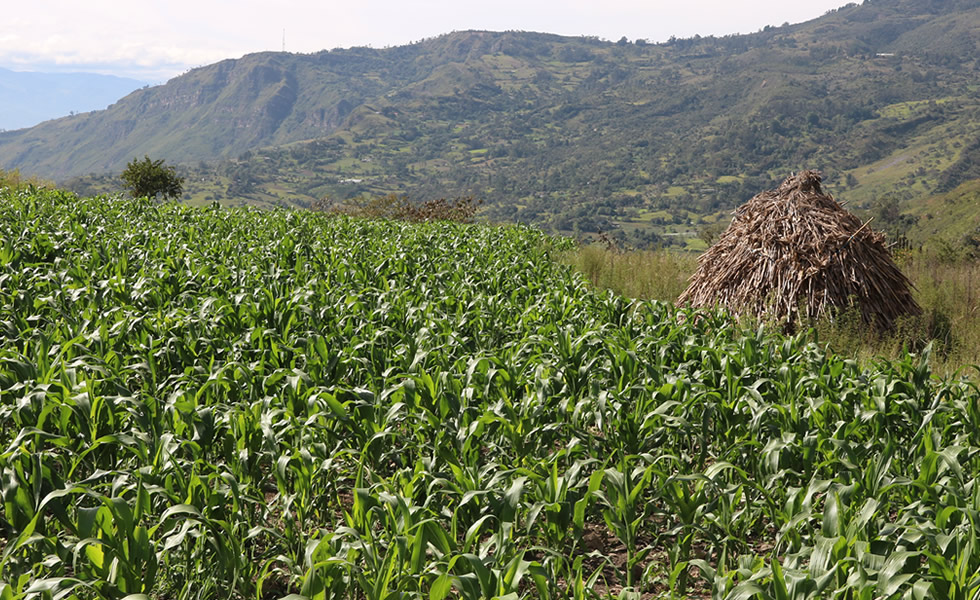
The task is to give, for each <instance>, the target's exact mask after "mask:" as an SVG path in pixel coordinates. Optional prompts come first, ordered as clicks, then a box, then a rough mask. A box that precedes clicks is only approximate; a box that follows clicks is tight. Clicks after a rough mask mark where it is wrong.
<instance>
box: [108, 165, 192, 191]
mask: <svg viewBox="0 0 980 600" xmlns="http://www.w3.org/2000/svg"><path fill="white" fill-rule="evenodd" d="M120 177H121V178H122V180H123V181H124V182H125V183H126V188H127V189H128V190H129V192H130V193H131V194H132V195H133V197H134V198H136V197H141V196H146V197H148V198H156V197H157V195H162V196H163V197H164V198H165V199H166V198H180V196H181V195H182V194H183V193H184V178H183V177H180V176H179V175H177V171H176V170H175V169H174V168H173V167H168V166H164V164H163V159H162V158H161V159H160V160H150V157H149V156H144V157H143V160H137V159H135V158H134V159H133V160H132V161H131V162H130V163H129V164H127V165H126V170H125V171H123V172H122V175H120Z"/></svg>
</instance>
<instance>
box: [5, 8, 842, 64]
mask: <svg viewBox="0 0 980 600" xmlns="http://www.w3.org/2000/svg"><path fill="white" fill-rule="evenodd" d="M845 2H846V0H807V1H803V0H781V1H778V0H743V1H741V2H731V1H730V0H685V1H684V2H676V1H670V2H668V1H666V0H647V1H640V0H606V1H605V2H595V0H565V1H564V2H558V1H557V0H546V1H537V2H535V1H530V0H524V1H521V0H498V1H497V2H494V3H467V2H460V1H459V0H453V1H448V0H418V1H415V2H405V1H404V0H398V1H396V0H365V1H362V2H349V3H343V4H341V3H324V2H315V1H313V0H281V1H280V2H277V3H270V2H268V1H267V0H262V1H258V0H240V1H238V2H232V1H229V0H196V1H191V0H170V1H168V2H163V1H161V0H153V1H150V2H141V3H133V2H123V1H121V0H89V1H88V2H85V3H77V2H68V1H67V0H33V1H32V2H18V3H16V4H15V5H13V6H10V7H7V10H6V11H5V15H4V26H3V30H4V31H3V32H2V33H0V67H8V68H10V67H13V68H21V69H24V68H32V66H33V68H36V67H38V66H41V65H47V66H52V65H53V66H55V67H57V68H62V69H67V68H73V67H76V68H85V67H92V66H96V65H98V66H99V68H100V70H101V71H103V72H109V71H112V72H116V73H125V74H129V75H133V74H135V73H139V72H141V73H144V74H146V77H152V78H156V79H158V80H162V79H164V78H166V77H169V76H172V75H175V74H177V73H179V72H181V71H183V70H186V69H188V68H192V67H196V66H201V65H205V64H210V63H213V62H217V61H219V60H222V59H224V58H237V57H239V56H242V55H243V54H247V53H249V52H259V51H266V50H279V49H281V47H282V38H283V30H285V38H286V40H285V41H286V49H287V50H288V51H291V52H315V51H318V50H322V49H330V48H336V47H349V46H354V45H371V46H374V47H383V46H389V45H399V44H405V43H408V42H411V41H415V40H419V39H422V38H425V37H432V36H435V35H439V34H442V33H448V32H449V31H453V30H457V31H458V30H464V29H488V30H507V29H516V30H525V31H544V32H549V33H560V34H566V35H595V36H599V37H601V38H604V39H610V40H615V39H619V38H620V37H622V36H624V35H625V36H627V37H629V38H630V39H636V38H645V39H648V40H651V41H662V40H666V39H667V38H668V37H670V36H671V35H676V36H678V37H689V36H692V35H694V34H701V35H711V34H714V35H723V34H726V33H736V32H742V33H748V32H751V31H756V30H758V29H761V28H762V27H764V26H765V25H770V24H771V25H779V24H781V23H783V22H784V21H790V22H798V21H802V20H806V19H811V18H815V17H818V16H820V15H821V14H823V12H825V11H826V10H828V9H830V8H835V7H837V6H839V5H841V4H844V3H845Z"/></svg>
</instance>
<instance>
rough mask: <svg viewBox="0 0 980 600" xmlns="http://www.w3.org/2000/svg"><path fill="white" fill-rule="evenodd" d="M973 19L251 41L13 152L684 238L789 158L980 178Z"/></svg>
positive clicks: (9, 154) (257, 189) (300, 197)
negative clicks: (178, 168)
mask: <svg viewBox="0 0 980 600" xmlns="http://www.w3.org/2000/svg"><path fill="white" fill-rule="evenodd" d="M978 22H980V8H977V7H976V5H975V3H973V2H960V1H955V2H954V1H943V2H937V1H934V0H875V1H871V2H864V3H863V4H861V5H856V4H852V5H848V6H846V7H843V8H841V9H840V10H837V11H832V12H830V13H828V14H827V15H825V16H823V17H822V18H819V19H816V20H813V21H810V22H808V23H803V24H798V25H789V24H786V25H782V26H770V27H766V28H765V29H764V30H763V31H760V32H758V33H755V34H752V35H741V36H727V37H723V38H714V37H707V38H694V39H687V40H672V41H671V42H669V43H664V44H648V43H642V42H641V41H639V40H637V41H633V42H630V41H628V40H622V41H621V42H619V43H612V42H604V41H600V40H597V39H592V38H570V37H561V36H554V35H547V34H536V33H523V32H505V33H492V32H477V31H469V32H459V33H453V34H450V35H446V36H441V37H438V38H434V39H430V40H424V41H422V42H419V43H417V44H412V45H409V46H403V47H397V48H386V49H370V48H353V49H348V50H332V51H329V52H327V51H324V52H320V53H316V54H312V55H288V54H281V53H263V54H256V55H250V56H247V57H245V58H242V59H240V60H234V61H223V62H221V63H218V64H215V65H210V66H207V67H203V68H200V69H195V70H194V71H191V72H189V73H187V74H185V75H183V76H181V77H178V78H175V79H174V80H172V81H171V82H169V83H168V84H167V85H164V86H159V87H156V88H151V89H148V90H142V91H140V92H137V93H135V94H133V95H131V96H129V97H127V98H125V99H123V100H121V101H120V102H118V103H117V104H116V105H115V106H113V107H111V108H110V109H109V110H107V111H104V112H99V113H92V114H88V115H80V116H76V117H74V118H72V119H65V120H60V121H55V122H52V123H48V124H45V125H44V126H43V127H38V128H34V129H31V130H27V131H23V132H11V133H7V134H2V135H0V164H4V165H5V166H8V167H15V166H19V167H20V168H22V169H24V170H25V171H27V172H39V173H42V174H46V175H49V176H53V177H58V178H63V177H66V176H69V175H80V174H85V173H89V172H95V173H96V174H102V173H106V172H108V173H111V175H112V176H113V177H114V175H115V174H116V173H118V172H119V171H120V170H121V169H122V166H123V165H124V163H125V161H126V160H128V159H129V158H131V157H132V156H141V155H143V154H150V155H151V156H158V157H163V158H166V159H167V160H168V162H170V163H183V164H184V165H185V169H186V171H185V172H184V173H183V174H185V175H186V176H187V180H188V186H187V191H188V193H189V195H190V196H191V199H192V200H193V201H196V202H199V203H201V204H207V203H209V202H212V201H215V200H217V201H220V202H222V203H223V204H239V203H249V204H258V205H265V206H274V205H308V204H311V203H313V202H316V201H319V200H322V199H323V198H324V197H325V196H328V195H329V196H330V197H332V198H334V199H336V200H339V201H344V200H347V199H350V198H352V197H356V196H360V195H364V194H366V195H369V196H384V195H387V194H389V193H397V194H407V195H408V196H409V197H411V198H413V199H417V200H419V201H425V200H431V199H435V198H441V197H453V196H457V195H473V196H476V197H479V198H483V199H485V200H486V205H485V206H486V215H487V217H488V218H490V219H492V220H496V221H507V222H513V221H520V222H526V223H535V224H537V225H539V226H542V227H544V228H546V229H549V230H552V231H560V232H564V233H570V234H571V233H574V234H580V235H589V234H592V235H594V234H595V233H596V232H598V231H600V230H601V231H606V232H610V233H611V234H612V235H615V236H617V237H619V238H622V239H624V240H627V241H628V242H629V243H630V244H632V245H634V246H656V245H668V244H674V243H676V244H677V245H683V244H687V243H688V241H689V240H690V241H692V242H691V243H694V242H693V240H694V239H696V234H697V231H698V230H699V229H701V228H703V227H705V226H708V225H710V224H711V223H712V222H714V220H715V219H716V218H718V216H720V215H724V214H725V212H726V211H728V210H730V209H731V208H733V207H734V206H735V205H737V204H739V203H741V202H744V201H745V200H747V199H748V198H750V197H751V196H752V195H754V194H755V193H758V192H759V191H761V190H764V189H769V188H771V187H773V184H775V183H778V181H780V180H782V178H784V177H785V176H786V175H787V174H789V173H790V172H791V171H799V170H802V169H806V168H815V169H820V170H823V171H824V173H825V176H826V181H828V182H829V184H830V187H831V189H833V190H834V191H835V192H838V193H839V195H842V196H844V197H846V198H848V199H850V201H851V204H852V207H858V208H868V209H872V208H874V206H875V205H876V203H881V202H887V201H895V202H898V203H899V204H900V205H901V206H902V207H904V206H905V205H907V204H909V203H914V202H915V201H917V200H919V199H920V198H923V197H925V196H928V195H929V194H931V193H933V192H936V191H945V190H949V189H952V188H953V187H955V186H957V185H959V184H960V183H962V182H963V181H966V180H969V179H975V178H977V177H980V174H978V173H976V172H975V167H971V166H970V165H975V164H976V161H975V160H973V158H972V155H973V154H974V153H975V152H974V150H975V146H976V143H977V141H976V131H977V127H976V124H977V122H978V121H980V112H978V111H980V105H978V104H977V94H976V81H977V69H978V65H977V56H980V49H978V48H977V38H976V35H975V34H974V29H975V28H976V27H977V23H978ZM215 159H221V160H215ZM200 161H206V162H205V163H203V164H202V163H201V162H200ZM971 169H973V170H971ZM105 183H106V182H100V181H98V180H97V179H87V180H86V181H78V182H75V183H74V184H73V185H75V186H77V189H78V190H79V191H83V192H85V193H92V192H101V191H109V190H108V189H107V188H106V186H105ZM108 183H109V187H111V186H112V185H117V184H116V182H115V181H109V182H108Z"/></svg>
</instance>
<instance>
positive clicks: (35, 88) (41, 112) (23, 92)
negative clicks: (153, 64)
mask: <svg viewBox="0 0 980 600" xmlns="http://www.w3.org/2000/svg"><path fill="white" fill-rule="evenodd" d="M145 85H146V84H145V83H144V82H142V81H137V80H135V79H127V78H125V77H115V76H113V75H99V74H94V73H35V72H30V71H10V70H8V69H0V107H2V110H0V130H4V129H22V128H26V127H31V126H33V125H37V124H38V123H40V122H42V121H47V120H49V119H55V118H58V117H64V116H68V115H74V114H75V113H81V112H87V111H92V110H99V109H103V108H105V107H107V106H109V105H110V104H112V103H113V102H115V101H116V100H118V99H119V98H122V97H123V96H125V95H126V94H128V93H130V92H132V91H133V90H136V89H139V88H141V87H143V86H145Z"/></svg>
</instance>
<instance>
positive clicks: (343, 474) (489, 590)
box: [0, 189, 980, 600]
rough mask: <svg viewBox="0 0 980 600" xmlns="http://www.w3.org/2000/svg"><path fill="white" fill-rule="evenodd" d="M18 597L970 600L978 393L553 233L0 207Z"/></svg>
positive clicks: (0, 552) (978, 550) (296, 217)
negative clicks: (836, 346)
mask: <svg viewBox="0 0 980 600" xmlns="http://www.w3.org/2000/svg"><path fill="white" fill-rule="evenodd" d="M0 199H2V202H0V231H2V239H3V246H2V247H0V280H2V281H3V286H2V287H0V314H2V315H3V317H2V321H0V470H2V473H3V477H2V483H0V486H2V496H3V504H2V506H0V532H2V534H0V597H2V598H5V599H11V600H13V599H17V600H19V599H21V598H28V597H36V596H38V595H41V596H45V595H47V594H50V595H51V596H57V597H61V598H91V597H100V598H124V597H127V596H129V595H132V594H146V595H148V596H150V597H167V598H217V597H232V598H237V597H240V598H284V597H287V595H289V594H295V595H292V596H288V597H289V598H292V599H293V600H295V599H296V598H297V597H299V598H311V599H320V598H332V597H365V598H379V599H380V598H389V597H391V595H392V594H396V593H397V594H399V595H400V597H413V598H416V597H419V598H421V597H428V598H435V599H441V598H446V597H450V596H452V597H459V598H490V597H508V598H532V597H534V598H597V597H623V598H625V597H638V595H639V594H641V593H642V594H647V595H648V596H649V595H651V594H666V593H668V591H669V592H672V593H676V594H677V595H680V596H684V595H685V594H686V593H688V592H690V593H691V594H694V595H703V594H709V593H710V594H713V595H714V596H715V597H722V598H732V599H734V598H760V599H766V598H787V597H794V598H818V597H820V598H823V597H838V596H844V595H846V596H849V597H858V598H870V597H880V598H926V597H942V598H968V597H971V596H972V595H973V593H974V591H975V590H976V588H977V586H978V585H980V579H978V577H980V575H977V573H978V572H980V545H978V543H977V540H978V539H980V531H978V526H980V525H978V523H980V520H978V519H977V518H975V517H976V514H977V511H978V510H980V506H978V500H977V499H978V498H980V495H978V494H976V493H975V489H974V487H975V481H976V479H977V473H978V472H980V462H978V460H980V459H978V457H980V413H978V411H977V407H978V406H980V403H978V391H977V388H976V387H975V386H974V385H973V384H971V383H968V382H966V381H958V380H951V379H950V380H939V379H936V378H934V377H932V376H931V375H930V367H929V353H928V350H926V351H923V352H922V353H921V354H920V355H905V356H903V357H902V358H901V359H900V360H897V361H894V362H886V361H881V362H877V363H875V364H873V365H869V366H867V367H862V366H860V365H859V364H858V363H857V362H855V361H853V360H849V359H846V358H843V357H840V356H835V355H831V354H828V353H827V352H825V351H824V350H823V349H822V348H821V347H819V346H817V345H815V344H812V343H808V342H807V341H806V340H805V339H804V338H803V337H796V338H783V337H780V336H777V335H770V334H769V333H766V331H765V330H762V329H760V330H759V331H757V332H751V331H745V330H743V329H740V328H738V327H736V326H735V325H734V324H733V323H731V322H730V321H729V320H728V319H726V318H724V317H723V316H720V315H713V314H704V313H702V314H692V313H686V312H678V311H675V310H674V309H672V308H670V306H669V305H667V304H663V303H658V302H630V301H628V300H625V299H624V298H622V297H620V296H616V295H613V294H610V293H599V292H595V291H593V290H592V289H591V288H590V287H589V286H588V285H587V284H586V282H585V281H584V280H583V279H582V278H581V277H580V276H578V275H576V274H574V273H573V272H572V271H571V270H570V269H568V268H566V267H563V266H561V265H558V264H556V263H555V262H553V260H552V255H553V253H554V252H556V251H561V250H564V249H566V248H565V245H564V244H563V243H562V242H560V241H556V240H552V239H549V238H547V237H545V236H544V235H542V234H541V233H539V232H537V231H535V230H532V229H528V228H524V227H488V226H474V225H462V224H446V223H428V224H411V225H410V224H406V223H398V222H384V221H361V220H356V219H351V218H349V217H345V216H340V217H333V218H328V217H325V216H323V215H318V214H315V213H311V212H306V211H297V212H286V211H258V210H250V209H221V208H218V207H216V206H212V207H206V208H190V207H187V206H183V205H180V204H165V205H158V204H151V203H149V202H147V201H140V200H136V201H123V200H121V199H114V198H88V199H80V198H78V197H75V196H74V195H71V194H67V193H64V192H58V191H37V190H25V191H19V192H18V191H12V190H9V189H8V190H3V191H0Z"/></svg>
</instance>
